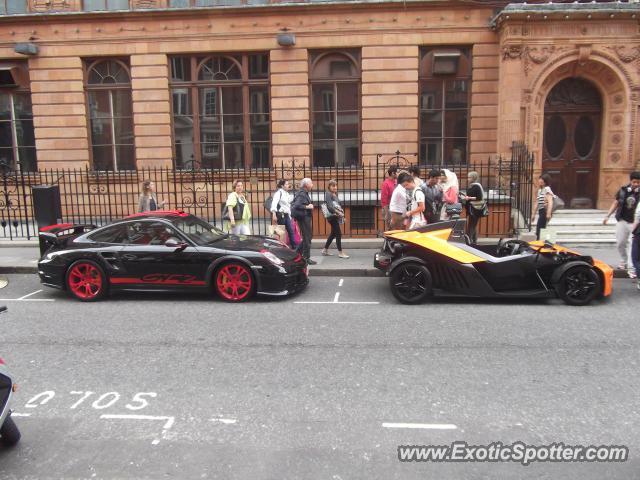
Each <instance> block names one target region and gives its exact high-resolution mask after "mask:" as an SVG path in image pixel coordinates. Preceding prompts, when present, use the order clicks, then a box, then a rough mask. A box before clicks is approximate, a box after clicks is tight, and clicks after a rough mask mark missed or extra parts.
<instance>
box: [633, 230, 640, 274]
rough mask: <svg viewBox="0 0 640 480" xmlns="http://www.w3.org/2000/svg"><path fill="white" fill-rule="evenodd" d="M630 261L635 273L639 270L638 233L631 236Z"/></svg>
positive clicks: (639, 238)
mask: <svg viewBox="0 0 640 480" xmlns="http://www.w3.org/2000/svg"><path fill="white" fill-rule="evenodd" d="M631 242H632V243H631V262H632V263H633V268H635V269H636V273H639V272H640V235H634V236H633V237H631Z"/></svg>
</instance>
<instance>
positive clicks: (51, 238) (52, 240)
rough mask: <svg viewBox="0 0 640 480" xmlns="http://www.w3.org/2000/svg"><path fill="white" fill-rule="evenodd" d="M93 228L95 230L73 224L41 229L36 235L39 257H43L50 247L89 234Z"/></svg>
mask: <svg viewBox="0 0 640 480" xmlns="http://www.w3.org/2000/svg"><path fill="white" fill-rule="evenodd" d="M94 228H96V226H95V225H91V224H74V223H57V224H55V225H49V226H47V227H42V228H41V229H40V232H39V233H38V237H39V238H40V255H44V253H45V252H46V251H47V250H49V248H50V247H51V246H52V245H63V244H64V243H65V242H66V241H67V240H68V239H70V238H72V237H77V236H78V235H82V234H83V233H87V232H90V231H91V230H93V229H94Z"/></svg>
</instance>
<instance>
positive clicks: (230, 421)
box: [209, 418, 238, 425]
mask: <svg viewBox="0 0 640 480" xmlns="http://www.w3.org/2000/svg"><path fill="white" fill-rule="evenodd" d="M209 421H210V422H214V423H224V424H225V425H233V424H234V423H237V422H238V420H236V419H235V418H212V419H210V420H209Z"/></svg>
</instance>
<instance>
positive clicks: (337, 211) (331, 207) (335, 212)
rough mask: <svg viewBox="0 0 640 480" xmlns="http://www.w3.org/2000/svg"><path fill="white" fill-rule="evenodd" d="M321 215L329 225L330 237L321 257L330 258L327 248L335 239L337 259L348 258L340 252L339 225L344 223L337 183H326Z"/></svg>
mask: <svg viewBox="0 0 640 480" xmlns="http://www.w3.org/2000/svg"><path fill="white" fill-rule="evenodd" d="M322 213H323V214H324V215H325V218H326V219H327V222H329V225H331V235H329V237H328V238H327V241H326V242H325V244H324V249H323V250H322V255H325V256H330V255H331V254H330V253H329V247H330V246H331V243H332V242H333V240H334V239H335V241H336V247H338V257H340V258H349V255H347V254H346V253H344V251H343V250H342V231H341V230H340V225H341V224H342V223H344V210H343V209H342V206H341V205H340V198H339V197H338V182H336V181H335V180H329V182H327V191H326V193H325V194H324V204H323V205H322Z"/></svg>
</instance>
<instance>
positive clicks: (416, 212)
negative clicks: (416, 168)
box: [398, 173, 427, 230]
mask: <svg viewBox="0 0 640 480" xmlns="http://www.w3.org/2000/svg"><path fill="white" fill-rule="evenodd" d="M398 183H399V184H401V185H402V186H403V187H404V188H405V190H406V191H407V193H408V194H409V195H408V196H409V198H411V204H410V206H409V209H408V210H407V211H406V212H405V213H404V217H405V218H406V219H407V220H408V222H407V223H408V228H409V230H411V229H413V228H420V227H424V226H425V225H426V224H427V221H426V220H425V218H424V192H423V191H422V189H421V188H420V187H416V183H415V180H414V177H413V176H412V175H411V174H408V173H406V174H402V175H400V176H399V177H398Z"/></svg>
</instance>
